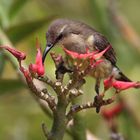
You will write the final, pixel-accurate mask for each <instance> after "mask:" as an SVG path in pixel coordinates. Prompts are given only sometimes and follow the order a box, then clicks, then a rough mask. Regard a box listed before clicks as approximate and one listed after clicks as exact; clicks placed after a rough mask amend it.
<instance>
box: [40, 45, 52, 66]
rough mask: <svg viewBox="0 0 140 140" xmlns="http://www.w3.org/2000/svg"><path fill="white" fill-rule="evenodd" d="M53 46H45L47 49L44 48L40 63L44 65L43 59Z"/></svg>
mask: <svg viewBox="0 0 140 140" xmlns="http://www.w3.org/2000/svg"><path fill="white" fill-rule="evenodd" d="M53 46H54V44H47V47H46V48H45V50H44V52H43V56H42V62H43V64H44V61H45V58H46V56H47V54H48V52H49V51H50V50H51V48H52V47H53Z"/></svg>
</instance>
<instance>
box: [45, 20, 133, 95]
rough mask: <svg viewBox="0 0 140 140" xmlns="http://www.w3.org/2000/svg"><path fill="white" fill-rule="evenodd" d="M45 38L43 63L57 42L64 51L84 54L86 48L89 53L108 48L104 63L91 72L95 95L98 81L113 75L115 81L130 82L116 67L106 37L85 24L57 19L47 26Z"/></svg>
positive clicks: (114, 56) (114, 55) (114, 58)
mask: <svg viewBox="0 0 140 140" xmlns="http://www.w3.org/2000/svg"><path fill="white" fill-rule="evenodd" d="M46 38H47V47H46V49H45V51H44V55H43V62H44V60H45V57H46V54H47V53H48V51H49V50H50V49H51V48H52V47H53V46H54V45H55V44H56V43H58V42H59V43H60V44H62V45H63V46H64V47H65V48H66V49H68V50H70V51H74V52H77V53H86V47H88V48H89V50H90V51H91V52H92V51H95V50H98V51H99V52H100V51H103V50H104V49H106V48H107V47H108V46H110V49H109V50H108V51H107V52H106V53H105V54H104V58H103V59H104V62H103V63H101V64H99V65H97V67H96V68H95V69H94V71H93V72H92V76H94V77H95V78H96V81H97V82H96V86H95V90H96V92H97V93H99V85H100V80H101V79H102V78H106V77H108V76H110V75H114V77H115V78H116V79H119V80H122V81H130V80H129V79H128V78H127V77H126V76H125V75H124V74H123V73H122V72H121V71H120V70H119V68H118V67H117V66H116V61H117V60H116V54H115V52H114V49H113V48H112V46H111V44H110V43H109V41H108V40H107V39H106V37H105V36H103V35H102V34H101V33H99V32H97V31H96V30H95V29H93V28H92V27H90V26H88V25H86V24H85V23H82V22H79V21H74V20H68V19H57V20H55V21H53V22H52V24H51V25H50V26H49V28H48V31H47V36H46Z"/></svg>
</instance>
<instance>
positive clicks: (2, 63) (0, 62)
mask: <svg viewBox="0 0 140 140" xmlns="http://www.w3.org/2000/svg"><path fill="white" fill-rule="evenodd" d="M4 66H5V58H4V54H3V53H2V52H0V76H1V74H2V72H3V70H4Z"/></svg>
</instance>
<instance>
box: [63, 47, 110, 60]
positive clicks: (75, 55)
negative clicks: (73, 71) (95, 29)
mask: <svg viewBox="0 0 140 140" xmlns="http://www.w3.org/2000/svg"><path fill="white" fill-rule="evenodd" d="M109 48H110V46H109V47H107V48H106V49H104V50H103V51H101V52H99V53H98V52H97V51H93V52H88V50H87V52H86V53H85V54H79V53H77V52H73V51H70V50H67V49H66V48H64V51H65V52H66V53H67V54H68V55H70V56H71V57H72V58H74V59H92V60H97V59H100V58H101V57H102V56H103V55H104V53H105V52H106V51H107V50H108V49H109Z"/></svg>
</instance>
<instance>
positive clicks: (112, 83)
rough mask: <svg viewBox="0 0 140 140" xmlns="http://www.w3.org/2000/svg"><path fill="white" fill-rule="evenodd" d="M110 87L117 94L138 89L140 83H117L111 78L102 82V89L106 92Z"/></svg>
mask: <svg viewBox="0 0 140 140" xmlns="http://www.w3.org/2000/svg"><path fill="white" fill-rule="evenodd" d="M111 87H113V88H115V89H116V91H117V92H120V91H122V90H126V89H129V88H140V82H125V81H118V80H115V79H114V78H113V76H111V77H109V78H108V79H105V80H104V89H105V91H106V90H108V89H109V88H111Z"/></svg>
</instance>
